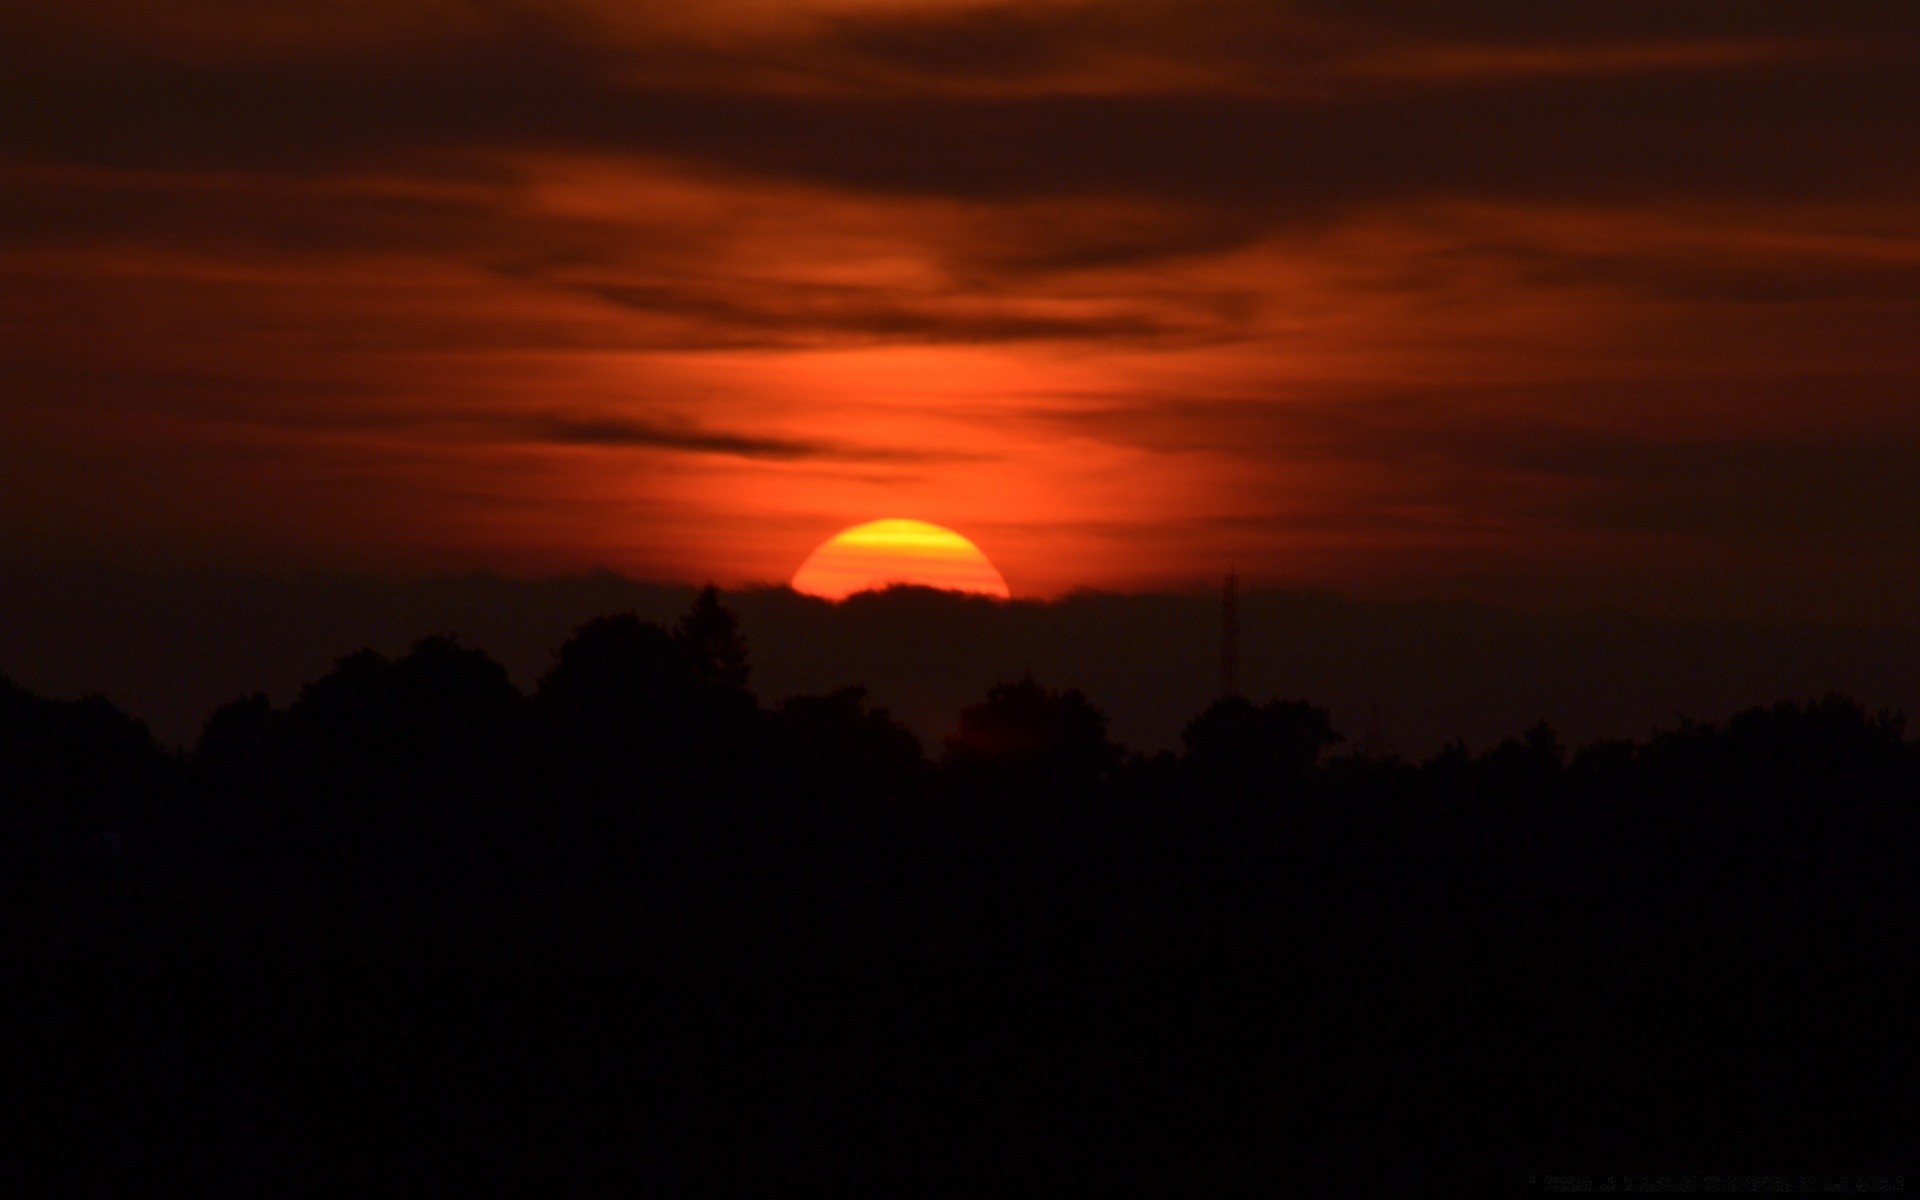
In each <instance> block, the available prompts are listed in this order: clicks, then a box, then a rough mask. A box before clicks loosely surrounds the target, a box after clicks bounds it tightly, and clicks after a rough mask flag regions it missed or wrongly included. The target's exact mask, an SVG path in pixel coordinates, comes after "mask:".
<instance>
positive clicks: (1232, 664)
mask: <svg viewBox="0 0 1920 1200" xmlns="http://www.w3.org/2000/svg"><path fill="white" fill-rule="evenodd" d="M1220 694H1221V695H1222V696H1238V695H1239V694H1240V576H1239V575H1238V574H1237V573H1235V572H1234V571H1231V570H1229V571H1228V572H1227V586H1226V588H1225V590H1224V591H1223V592H1222V593H1221V597H1220Z"/></svg>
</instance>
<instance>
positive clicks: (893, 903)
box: [0, 588, 1920, 1193]
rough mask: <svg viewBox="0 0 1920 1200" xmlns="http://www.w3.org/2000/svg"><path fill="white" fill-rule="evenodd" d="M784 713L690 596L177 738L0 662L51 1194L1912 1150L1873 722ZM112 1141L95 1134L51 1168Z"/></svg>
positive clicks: (1296, 707)
mask: <svg viewBox="0 0 1920 1200" xmlns="http://www.w3.org/2000/svg"><path fill="white" fill-rule="evenodd" d="M956 717H957V719H956V723H955V732H954V733H953V734H952V735H951V736H950V737H948V738H947V739H946V740H945V741H944V743H943V744H942V745H941V746H939V747H937V748H929V747H926V746H923V745H922V744H921V742H920V741H919V740H918V739H916V738H915V736H914V735H913V734H912V733H911V732H909V731H908V730H907V729H906V728H905V727H903V726H902V725H900V724H899V723H897V722H896V721H894V720H893V719H891V718H890V717H889V715H888V713H887V712H886V711H885V710H884V709H881V708H878V707H876V706H874V704H873V703H872V702H871V701H870V699H869V697H868V695H867V693H866V692H865V690H864V689H863V688H861V687H859V686H857V685H850V686H848V687H845V688H842V689H840V690H837V691H832V692H829V693H826V694H822V695H806V696H793V697H788V698H785V699H782V700H779V701H778V702H777V703H769V702H763V700H762V699H761V698H760V697H757V696H756V695H755V693H754V691H753V690H752V687H751V672H750V662H749V655H748V647H747V646H746V645H745V644H744V642H743V639H742V637H741V635H740V631H739V628H738V625H737V623H736V622H735V620H734V617H733V615H732V614H731V613H730V612H729V611H728V610H727V608H726V607H725V606H724V605H723V604H722V603H721V601H720V598H719V596H718V594H717V593H716V592H715V591H714V590H713V589H711V588H709V589H707V590H706V591H705V592H704V593H702V594H701V595H700V596H699V598H698V599H697V600H696V601H695V603H694V604H693V606H692V608H691V609H690V610H689V611H688V612H687V613H686V614H685V615H684V616H683V617H682V618H681V619H680V620H679V621H678V622H677V623H675V624H673V625H672V626H671V627H669V626H665V625H662V624H657V623H653V622H649V621H645V620H642V619H640V618H639V617H637V616H634V615H632V614H625V615H612V616H607V617H603V618H600V619H597V620H593V621H590V622H588V623H587V624H585V625H582V626H581V627H580V628H579V629H578V630H577V631H576V632H575V633H574V635H573V636H572V638H571V639H570V640H569V641H567V643H566V644H565V645H564V646H562V647H561V648H560V649H559V650H558V651H557V652H556V654H555V655H554V659H553V663H552V665H551V667H550V669H549V670H548V671H547V672H546V674H545V675H544V676H543V677H542V678H541V679H540V680H539V682H538V685H537V686H536V687H535V688H534V689H533V690H532V691H531V693H523V692H522V691H521V690H520V689H519V688H517V687H516V686H515V685H514V684H513V682H512V681H511V679H510V678H509V675H508V673H507V671H506V670H505V669H504V668H503V667H501V666H500V665H499V664H498V663H496V662H495V661H493V660H492V659H490V658H489V657H488V656H487V655H486V654H485V653H484V652H483V651H481V650H479V649H476V648H473V647H470V646H465V645H461V644H459V643H457V642H455V641H453V640H451V639H448V638H444V637H431V638H427V639H426V640H423V641H420V642H418V643H417V644H416V645H414V646H413V648H412V649H411V650H410V651H409V652H407V653H406V654H404V655H402V656H400V657H397V658H389V657H386V656H383V655H380V654H377V653H374V652H372V651H370V650H368V651H361V652H359V653H355V654H352V655H349V656H348V657H346V658H343V659H341V660H339V662H338V664H337V665H336V667H335V668H334V669H333V671H332V672H331V673H329V674H327V675H326V676H325V677H323V678H321V679H318V680H315V681H313V682H311V683H309V684H308V685H307V686H306V687H305V688H304V689H302V690H301V692H300V694H299V695H298V697H297V698H295V699H294V700H293V701H292V702H291V703H289V704H287V705H286V706H285V707H276V706H275V705H273V704H271V703H270V702H269V701H268V700H267V698H266V697H265V696H263V695H251V696H245V697H242V698H239V699H236V700H234V701H233V702H232V703H230V704H228V705H226V706H225V707H223V708H221V709H220V710H219V711H218V712H216V713H214V714H213V715H212V717H211V718H210V719H209V720H208V721H207V722H206V725H205V728H204V731H203V732H202V734H201V736H200V737H199V739H198V742H197V743H196V744H195V745H194V746H193V747H191V749H189V750H186V751H184V752H173V751H169V750H165V749H162V748H161V747H160V746H159V745H158V744H157V743H156V742H155V741H154V740H153V739H152V738H151V737H150V736H149V735H148V733H147V731H146V729H145V727H144V726H143V725H141V724H140V722H138V721H137V720H135V719H134V718H133V717H131V716H129V715H127V714H125V713H123V712H121V711H119V710H118V709H116V708H115V707H114V706H112V705H111V704H109V703H107V702H106V701H104V700H102V699H99V698H89V699H85V700H81V701H78V702H62V701H54V700H50V699H46V698H43V697H40V696H37V695H34V694H32V693H31V692H28V691H26V690H24V689H22V688H20V687H17V686H15V685H14V684H13V683H11V682H9V681H7V680H6V679H4V677H0V797H3V798H4V803H0V855H3V856H4V868H5V878H6V886H7V888H8V890H9V891H10V892H11V893H12V895H11V900H12V903H11V905H10V908H11V909H12V910H13V911H14V912H15V913H16V914H17V918H16V931H17V933H18V935H19V936H18V938H17V940H16V943H15V944H16V947H17V955H16V964H17V966H18V968H19V970H18V975H17V982H16V984H15V985H14V990H15V992H16V999H19V1000H21V1001H23V1002H24V1009H23V1010H22V1011H24V1012H25V1013H26V1016H25V1018H24V1019H23V1023H22V1024H21V1025H20V1026H18V1027H17V1028H18V1040H19V1042H20V1045H21V1046H22V1048H23V1049H24V1054H23V1056H22V1058H23V1062H22V1064H21V1066H20V1068H19V1069H18V1070H17V1072H16V1073H15V1076H14V1081H15V1088H14V1090H15V1092H16V1094H17V1096H18V1097H19V1098H20V1099H22V1100H24V1101H25V1107H26V1109H27V1110H28V1111H29V1113H30V1114H31V1115H30V1117H29V1119H28V1120H27V1122H26V1123H25V1124H24V1125H22V1126H21V1127H20V1129H19V1131H18V1136H19V1139H20V1144H21V1145H22V1146H35V1145H37V1146H40V1147H42V1149H43V1150H44V1151H45V1152H44V1153H43V1154H40V1155H25V1156H22V1157H21V1158H20V1160H19V1161H18V1162H17V1164H16V1165H17V1166H18V1167H19V1169H20V1170H22V1171H25V1172H28V1173H39V1174H40V1175H41V1176H42V1182H49V1181H51V1182H58V1183H65V1184H67V1185H69V1186H72V1185H74V1184H76V1183H77V1182H79V1181H83V1180H84V1181H98V1182H113V1183H120V1184H129V1183H139V1182H145V1181H152V1180H155V1179H159V1178H163V1177H170V1176H171V1177H180V1178H186V1179H192V1180H196V1181H200V1182H202V1183H205V1184H210V1185H219V1186H226V1187H245V1188H249V1189H255V1190H265V1191H270V1192H277V1193H306V1192H332V1191H334V1190H337V1189H338V1188H340V1187H344V1186H360V1187H379V1188H381V1189H383V1190H384V1189H387V1188H391V1187H396V1186H398V1187H436V1188H438V1187H447V1186H461V1185H474V1186H477V1185H482V1184H484V1185H486V1186H489V1187H499V1186H502V1185H506V1186H512V1187H518V1188H533V1187H536V1186H550V1185H553V1184H556V1183H561V1184H571V1185H642V1186H650V1187H660V1188H667V1189H669V1190H695V1189H698V1190H711V1189H712V1188H714V1187H715V1186H716V1185H720V1184H726V1183H736V1184H737V1183H759V1184H776V1183H777V1184H783V1185H784V1184H794V1183H798V1182H801V1181H805V1180H809V1179H812V1180H833V1181H838V1182H841V1183H844V1184H850V1185H855V1186H864V1187H882V1186H899V1185H908V1184H926V1183H935V1184H943V1185H948V1186H957V1187H967V1188H976V1189H977V1188H979V1187H985V1186H992V1185H995V1184H1005V1183H1009V1182H1017V1183H1019V1184H1022V1185H1024V1186H1031V1187H1072V1188H1073V1189H1074V1190H1076V1191H1079V1190H1083V1189H1087V1188H1091V1187H1096V1186H1126V1187H1128V1188H1129V1189H1134V1188H1138V1187H1140V1186H1142V1185H1143V1184H1148V1185H1158V1186H1165V1187H1182V1188H1186V1189H1191V1188H1192V1187H1194V1186H1196V1185H1197V1184H1202V1183H1207V1182H1222V1181H1232V1182H1235V1183H1247V1184H1260V1183H1269V1184H1288V1183H1293V1184H1299V1183H1301V1182H1303V1181H1318V1182H1325V1183H1331V1184H1339V1185H1342V1186H1357V1185H1360V1184H1367V1183H1380V1184H1391V1183H1428V1184H1430V1183H1433V1182H1440V1183H1446V1182H1458V1181H1461V1180H1464V1179H1470V1178H1487V1179H1489V1180H1491V1181H1493V1182H1505V1183H1507V1184H1509V1185H1518V1184H1520V1183H1521V1182H1523V1181H1524V1180H1525V1179H1526V1178H1527V1177H1528V1176H1529V1175H1532V1174H1535V1173H1537V1172H1541V1171H1553V1170H1563V1171H1601V1172H1619V1171H1631V1170H1700V1171H1704V1170H1715V1169H1721V1170H1732V1169H1738V1170H1750V1169H1754V1168H1758V1167H1766V1168H1768V1169H1776V1170H1789V1171H1791V1170H1795V1169H1800V1170H1806V1169H1820V1170H1832V1169H1839V1168H1844V1169H1850V1170H1868V1169H1883V1170H1884V1169H1898V1168H1899V1166H1900V1164H1902V1163H1903V1162H1905V1161H1907V1160H1908V1159H1909V1158H1910V1156H1911V1153H1912V1151H1913V1149H1914V1146H1913V1133H1912V1121H1911V1119H1910V1118H1911V1112H1912V1109H1911V1094H1910V1089H1911V1081H1912V1079H1913V1078H1915V1076H1916V1070H1915V1068H1916V1067H1917V1066H1920V1062H1917V1061H1916V1055H1915V1053H1914V1051H1913V1050H1912V1049H1911V1048H1910V1045H1909V1040H1910V1039H1909V1038H1908V1037H1907V1036H1906V1035H1907V1034H1908V1032H1909V1030H1908V1026H1909V1025H1910V1024H1911V1019H1912V1018H1911V1013H1912V1004H1911V1001H1912V999H1913V996H1914V983H1915V979H1914V967H1913V958H1912V954H1911V949H1912V946H1913V945H1914V944H1915V942H1914V935H1915V933H1916V929H1915V916H1916V913H1917V912H1920V906H1916V903H1915V901H1916V895H1915V890H1916V881H1915V877H1914V872H1913V863H1914V852H1915V849H1916V844H1917V842H1916V833H1920V814H1917V813H1916V808H1915V801H1916V799H1917V798H1920V743H1916V742H1915V741H1913V740H1910V739H1909V738H1907V736H1906V732H1905V728H1904V724H1903V721H1902V719H1901V718H1900V717H1899V716H1897V715H1894V714H1887V713H1878V714H1875V713H1869V712H1866V711H1864V710H1863V709H1862V708H1861V707H1860V706H1859V705H1857V704H1856V703H1854V702H1852V701H1851V700H1849V699H1846V698H1844V697H1839V696H1828V697H1826V698H1824V699H1819V700H1815V701H1812V702H1781V703H1776V704H1772V705H1770V706H1766V707H1756V708H1752V709H1749V710H1747V711H1744V712H1741V713H1738V714H1736V715H1734V716H1732V717H1731V718H1730V719H1727V720H1725V721H1724V722H1719V723H1703V722H1682V723H1680V724H1678V725H1677V726H1675V727H1673V728H1669V729H1666V730H1663V731H1660V732H1656V733H1653V734H1652V735H1650V736H1649V737H1647V738H1646V739H1644V740H1641V741H1624V740H1614V741H1605V742H1600V743H1596V744H1592V745H1586V746H1582V747H1579V748H1578V749H1575V750H1571V751H1570V750H1569V749H1568V748H1567V747H1566V746H1564V745H1563V744H1562V742H1561V739H1560V737H1559V736H1558V735H1557V734H1556V732H1555V731H1554V730H1553V729H1552V728H1550V727H1547V726H1545V725H1541V726H1536V727H1535V728H1533V729H1530V730H1527V731H1525V732H1523V733H1519V734H1517V735H1516V736H1514V737H1511V738H1509V739H1507V740H1505V741H1503V742H1501V743H1500V744H1498V745H1496V746H1494V747H1493V748H1491V749H1490V750H1487V751H1486V752H1484V753H1479V754H1475V753H1471V752H1469V751H1468V750H1467V749H1466V747H1465V746H1463V745H1461V744H1458V743H1456V744H1454V745H1452V746H1449V747H1448V748H1446V749H1445V750H1443V751H1441V752H1440V753H1438V754H1437V755H1434V756H1432V757H1430V758H1427V759H1425V760H1423V761H1417V762H1411V761H1405V760H1402V759H1400V758H1398V757H1396V756H1394V755H1392V754H1390V753H1386V752H1383V751H1381V750H1380V749H1379V748H1378V747H1372V746H1361V747H1358V748H1356V747H1355V746H1354V744H1353V743H1352V742H1350V741H1348V740H1347V739H1345V738H1343V737H1342V735H1341V733H1340V732H1339V731H1337V730H1335V729H1334V727H1333V724H1332V722H1331V720H1330V718H1329V715H1328V713H1327V712H1326V711H1325V710H1323V709H1321V708H1318V707H1315V706H1314V705H1313V704H1312V703H1310V702H1308V701H1305V700H1292V699H1265V700H1254V699H1250V698H1244V697H1240V696H1224V697H1221V698H1220V699H1218V700H1217V701H1215V702H1214V703H1213V704H1212V705H1211V706H1210V707H1208V708H1207V709H1206V710H1205V711H1204V712H1201V713H1199V714H1197V715H1195V716H1194V718H1193V719H1192V721H1191V722H1190V723H1189V724H1188V725H1187V727H1186V732H1185V734H1184V737H1183V739H1182V750H1181V752H1179V753H1168V752H1162V753H1158V754H1153V755H1142V754H1137V753H1133V752H1131V751H1129V750H1128V749H1126V748H1125V747H1123V746H1121V745H1118V744H1116V743H1115V742H1114V741H1113V740H1112V739H1111V738H1110V736H1109V734H1108V729H1107V721H1106V717H1105V716H1104V715H1103V714H1102V713H1101V711H1100V710H1099V709H1098V708H1097V707H1096V706H1095V705H1094V704H1093V703H1091V702H1090V701H1089V700H1088V699H1087V698H1086V697H1085V696H1084V695H1082V694H1081V693H1080V692H1078V691H1075V690H1065V691H1060V690H1055V689H1054V688H1053V687H1050V686H1046V685H1045V684H1043V683H1041V682H1036V681H1035V680H1034V679H1032V678H1025V679H1018V680H1008V681H1005V682H1003V683H1001V684H1000V685H998V686H996V687H994V688H992V689H991V690H990V691H989V692H988V693H987V694H986V695H985V696H984V697H982V698H980V700H979V701H978V702H977V703H975V704H973V705H970V706H968V707H967V708H965V709H964V710H963V711H961V712H959V713H958V714H956ZM76 1133H78V1134H82V1135H84V1139H85V1145H86V1147H87V1149H86V1150H85V1151H84V1153H69V1152H67V1151H64V1150H62V1151H55V1150H53V1149H51V1148H52V1147H56V1146H59V1147H64V1146H69V1145H72V1144H74V1140H73V1139H74V1136H75V1135H76Z"/></svg>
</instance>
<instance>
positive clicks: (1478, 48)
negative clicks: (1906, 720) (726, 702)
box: [0, 0, 1920, 622]
mask: <svg viewBox="0 0 1920 1200" xmlns="http://www.w3.org/2000/svg"><path fill="white" fill-rule="evenodd" d="M40 7H41V8H42V9H44V11H33V12H26V13H15V14H9V15H6V16H0V379H3V380H4V381H5V385H4V391H0V554H5V555H11V556H16V557H20V556H24V557H30V558H45V557H53V558H65V559H75V558H79V559H104V560H110V561H134V562H140V563H142V564H153V563H161V564H166V563H188V564H195V565H202V564H208V563H213V564H220V565H233V566H240V567H248V568H271V569H286V568H310V567H351V568H362V569H374V570H379V571H383V572H396V573H417V572H420V571H433V570H456V569H468V568H484V569H491V570H499V571H505V572H510V573H521V574H530V573H544V572H562V571H576V570H581V569H585V568H589V567H593V566H608V567H612V568H615V569H618V570H621V571H625V572H628V573H631V574H635V575H640V576H649V577H657V578H666V579H682V580H701V579H706V578H715V579H718V580H719V581H721V582H724V583H741V582H748V581H759V580H778V579H785V578H786V577H787V576H788V575H790V574H791V572H792V571H793V569H794V568H795V567H796V566H797V565H798V564H799V563H800V561H801V560H802V559H803V558H804V557H805V556H806V555H807V553H808V552H809V551H810V550H812V549H813V547H814V546H815V545H816V544H818V543H819V542H820V541H821V540H822V539H824V538H825V537H827V536H829V535H831V534H832V533H833V532H835V531H836V530H838V529H841V528H844V527H846V526H849V525H852V524H855V523H858V522H861V521H865V520H870V519H873V518H876V517H882V516H907V517H914V518H919V519H923V520H927V521H932V522H936V523H938V524H941V525H946V526H951V527H952V528H954V529H957V530H959V531H961V532H962V533H964V534H966V535H967V536H968V537H970V538H971V539H972V540H974V541H975V542H976V543H978V544H979V545H980V547H981V548H982V549H983V550H984V551H985V552H986V553H987V554H988V555H989V557H990V558H991V559H992V560H993V562H994V563H995V564H996V565H997V566H998V567H999V569H1000V571H1001V572H1002V573H1003V574H1004V576H1005V577H1006V580H1007V582H1008V584H1009V585H1010V586H1011V587H1012V589H1013V590H1014V592H1015V594H1017V595H1029V596H1032V595H1053V594H1059V593H1061V592H1064V591H1066V590H1069V589H1072V588H1075V587H1082V586H1091V587H1101V588H1120V589H1132V588H1159V587H1181V586H1189V585H1192V584H1194V583H1196V582H1204V581H1209V580H1212V579H1214V578H1216V577H1217V576H1219V575H1220V574H1221V573H1222V572H1224V570H1225V569H1226V568H1227V567H1228V566H1229V565H1233V566H1236V567H1237V568H1238V569H1239V570H1240V572H1241V573H1242V575H1243V576H1245V577H1246V578H1248V579H1249V581H1250V582H1252V583H1255V584H1280V585H1288V586H1306V587H1324V588H1333V589H1338V590H1343V591H1349V592H1355V593H1360V594H1366V595H1395V596H1433V597H1453V596H1460V597H1473V598H1479V599H1491V600H1499V601H1504V602H1516V603H1523V604H1549V605H1579V606H1584V605H1590V604H1606V605H1624V606H1626V607H1629V608H1638V609H1643V610H1648V611H1669V612H1685V613H1713V614H1716V615H1728V614H1732V615H1752V616H1755V617H1760V618H1769V619H1771V618H1778V617H1815V618H1826V619H1839V620H1875V621H1900V622H1911V621H1913V620H1914V619H1915V615H1916V613H1920V521H1916V520H1915V519H1914V516H1913V514H1914V513H1915V511H1920V482H1917V481H1920V404H1916V403H1915V401H1916V399H1920V396H1917V394H1916V388H1915V384H1916V379H1917V378H1920V338H1916V337H1915V336H1914V330H1915V329H1920V203H1917V201H1920V188H1916V182H1917V181H1920V180H1917V177H1920V154H1916V153H1915V150H1916V149H1917V148H1920V147H1916V145H1915V133H1916V130H1920V70H1917V69H1916V68H1917V67H1920V10H1916V9H1913V8H1911V6H1900V5H1886V4H1868V3H1859V4H1852V5H1849V4H1837V5H1823V6H1819V8H1818V11H1816V10H1815V6H1810V5H1806V4H1802V3H1797V2H1796V3H1785V2H1775V0H1756V2H1754V3H1750V4H1744V5H1740V6H1726V5H1721V4H1707V3H1704V2H1691V0H1676V2H1673V3H1665V4H1660V5H1639V4H1623V5H1607V6H1602V7H1603V8H1604V12H1560V11H1545V10H1549V9H1551V10H1558V9H1560V8H1562V7H1583V8H1584V7H1586V6H1547V5H1537V4H1516V3H1510V2H1506V0H1464V2H1463V3H1460V4H1454V5H1448V6H1445V12H1446V15H1445V16H1444V17H1440V16H1436V15H1434V12H1435V6H1432V5H1417V4H1413V3H1411V2H1408V3H1395V2H1391V0H1382V2H1380V3H1369V4H1364V5H1352V4H1334V3H1332V2H1331V0H1326V2H1324V3H1311V4H1308V3H1302V4H1281V3H1254V2H1252V0H1248V2H1246V3H1202V2H1198V0H1193V2H1189V0H1181V2H1179V3H1171V2H1169V3H1153V2H1140V0H1134V2H1130V3H1099V2H1097V0H1092V2H1084V3H1082V2H1073V3H1036V2H1032V0H1029V2H1027V3H1021V4H987V3H960V2H944V0H922V2H917V3H916V2H907V0H892V2H882V0H860V2H855V0H817V2H806V3H801V2H795V0H781V2H780V3H774V2H772V0H730V2H727V3H702V4H699V5H687V4H674V5H668V4H663V3H659V4H656V3H619V4H614V3H599V2H593V0H578V2H570V3H557V2H546V3H543V2H539V0H519V2H517V3H505V4H503V3H485V4H482V3H477V2H474V3H469V2H466V0H437V2H430V3H415V4H408V3H379V4H374V3H365V4H358V3H355V4H345V3H339V2H336V0H329V2H327V3H319V2H317V0H315V2H313V3H292V4H278V5H272V6H260V5H256V4H250V3H249V4H242V3H239V2H237V0H191V2H188V3H178V4H171V5H168V6H167V7H166V12H165V17H164V19H162V18H161V17H160V16H159V15H157V14H156V12H155V10H154V9H153V8H152V6H148V5H136V4H133V3H131V0H87V2H86V3H78V4H63V5H59V6H40Z"/></svg>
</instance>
